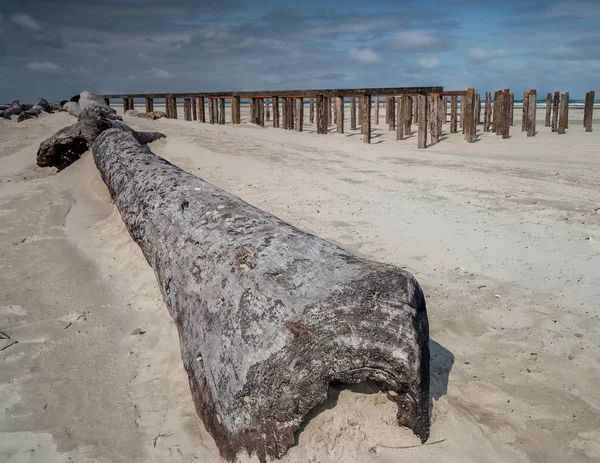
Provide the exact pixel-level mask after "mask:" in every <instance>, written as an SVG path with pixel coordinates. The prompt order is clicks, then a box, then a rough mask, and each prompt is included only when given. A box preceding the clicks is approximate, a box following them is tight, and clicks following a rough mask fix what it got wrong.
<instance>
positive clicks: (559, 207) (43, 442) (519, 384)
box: [0, 111, 600, 463]
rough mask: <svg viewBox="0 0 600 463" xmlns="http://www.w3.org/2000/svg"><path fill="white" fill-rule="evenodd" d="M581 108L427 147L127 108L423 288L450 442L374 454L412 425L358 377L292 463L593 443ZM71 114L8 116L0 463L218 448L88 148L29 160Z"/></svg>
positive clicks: (472, 455)
mask: <svg viewBox="0 0 600 463" xmlns="http://www.w3.org/2000/svg"><path fill="white" fill-rule="evenodd" d="M306 116H308V111H306ZM245 117H246V119H247V115H246V116H245ZM577 118H578V114H577V113H576V112H572V115H571V121H570V123H571V128H570V129H569V132H568V133H567V134H566V135H562V136H558V135H557V134H551V133H549V130H548V129H546V128H544V127H543V121H538V128H539V134H538V135H537V136H536V137H535V138H534V139H527V138H526V137H525V136H524V134H523V133H522V132H521V131H520V127H515V128H513V129H512V130H511V134H512V135H513V137H512V138H511V139H510V140H501V139H499V138H498V137H496V136H495V135H492V134H484V135H483V136H482V137H481V140H480V141H479V142H477V143H474V144H472V145H469V144H467V143H466V142H464V140H463V139H462V135H461V134H456V135H451V136H449V137H448V139H446V140H443V141H442V142H441V143H440V144H439V145H437V146H434V147H431V148H429V149H427V150H416V149H415V147H416V138H415V136H413V137H412V138H410V139H408V140H406V141H401V142H395V141H393V138H394V134H393V133H391V132H389V131H387V127H385V126H384V125H383V124H381V125H379V126H374V127H375V128H376V129H377V132H376V134H375V137H374V139H373V141H374V144H372V145H370V146H368V145H364V144H363V143H362V142H361V140H360V135H359V134H356V133H355V134H351V135H344V136H340V135H333V134H332V135H329V136H318V135H316V134H314V127H313V126H309V125H307V127H306V129H307V132H305V133H302V134H300V133H295V132H290V131H284V130H274V129H270V128H267V129H260V128H257V127H253V126H249V125H243V126H238V127H232V126H229V125H227V126H217V125H214V126H211V125H209V124H199V123H191V122H184V121H182V120H177V121H175V120H164V119H162V120H158V121H144V120H140V119H137V118H130V117H126V121H127V122H128V123H130V124H131V125H132V126H134V127H136V128H140V129H147V130H160V131H163V132H164V133H166V134H167V135H168V138H167V139H166V140H160V141H158V142H155V143H154V144H153V145H152V149H153V150H154V151H155V152H156V153H157V154H160V155H162V156H164V157H165V158H167V159H169V160H170V161H172V162H174V163H175V164H177V165H179V166H180V167H182V168H184V169H186V170H188V171H190V172H193V173H194V174H196V175H199V176H200V177H202V178H204V179H206V180H208V181H210V182H211V183H213V184H215V185H216V186H219V187H222V188H224V189H226V190H228V191H230V192H232V193H234V194H236V195H238V196H240V197H241V198H243V199H244V200H246V201H248V202H249V203H251V204H254V205H256V206H257V207H260V208H262V209H264V210H266V211H269V212H271V213H273V214H275V215H277V216H279V217H281V218H282V219H284V220H286V221H288V222H290V223H292V224H294V225H296V226H298V227H300V228H302V229H304V230H306V231H309V232H312V233H315V234H317V235H318V236H321V237H323V238H325V239H328V240H330V241H332V242H334V243H336V244H339V245H341V246H343V247H344V248H346V249H348V250H350V251H352V252H355V253H357V254H359V255H361V256H364V257H368V258H371V259H376V260H380V261H384V262H389V263H393V264H395V265H399V266H405V267H407V268H408V270H410V271H411V272H413V273H414V274H415V275H416V277H417V278H418V280H419V282H420V283H421V285H422V286H423V288H424V291H425V294H426V295H427V301H428V310H429V319H430V325H431V337H432V340H433V342H432V355H433V362H432V374H433V378H432V395H433V397H434V399H435V402H434V407H433V424H432V436H431V440H430V442H436V441H439V440H442V439H446V440H445V441H444V442H441V443H438V444H434V445H430V446H424V447H417V448H412V449H384V448H381V447H378V448H377V449H376V452H375V453H373V452H369V449H370V448H372V447H373V446H375V445H376V444H377V443H382V444H385V445H392V446H393V445H396V446H405V445H415V444H417V443H418V441H417V439H416V438H415V437H414V436H412V435H411V433H410V432H409V431H407V430H405V429H401V428H398V427H397V426H396V425H395V420H394V416H395V407H394V406H393V404H392V403H390V402H388V401H387V399H385V397H384V396H382V395H381V394H378V393H377V392H376V391H375V390H374V389H373V388H372V386H370V385H368V384H367V385H360V386H354V387H348V388H343V389H341V390H340V389H336V390H332V392H331V397H330V399H329V401H328V402H327V403H326V404H324V405H323V406H322V407H320V408H319V410H315V412H314V413H312V414H311V419H310V420H309V421H308V423H307V425H306V426H305V428H304V429H303V430H302V432H301V433H300V434H299V443H298V445H297V446H295V447H294V448H292V449H291V450H290V452H289V454H288V455H287V456H286V457H285V458H284V461H287V462H305V461H315V462H368V461H374V462H396V461H397V462H399V461H417V462H428V461H473V462H479V461H540V462H542V461H543V462H547V461H557V462H558V461H560V462H564V461H589V460H593V459H600V413H599V411H600V392H599V391H598V384H600V374H599V366H600V365H599V359H600V354H598V348H599V347H600V337H599V328H600V321H599V315H600V306H599V304H598V301H599V300H600V284H599V283H600V278H599V275H600V272H599V269H600V210H596V209H597V208H599V207H600V204H599V203H600V200H599V199H600V194H599V185H600V178H599V177H600V148H599V147H600V126H598V125H597V126H596V127H597V128H596V130H595V131H594V132H593V133H590V134H584V133H583V128H582V127H581V122H580V121H577ZM579 119H581V117H580V115H579ZM383 120H384V118H383V111H382V115H381V121H383ZM73 121H74V119H73V118H72V117H71V116H68V115H67V114H64V113H60V114H55V115H42V117H41V118H40V119H37V120H36V119H33V120H28V121H25V122H23V123H21V124H16V123H14V121H12V122H11V121H4V120H0V331H3V332H5V333H7V334H8V335H10V337H11V338H12V339H13V340H18V341H19V343H18V344H15V345H13V346H10V347H8V348H6V349H5V350H3V351H1V352H0V461H7V462H11V463H12V462H38V461H39V462H41V461H49V462H55V461H56V462H59V461H60V462H63V461H75V462H96V461H102V462H105V461H140V462H148V461H156V462H162V461H185V462H188V461H189V462H191V461H198V462H219V461H221V459H220V457H219V455H218V451H217V449H216V447H215V444H214V442H213V440H212V438H211V437H210V435H208V433H207V432H206V431H205V429H204V427H203V425H202V422H201V421H200V420H199V419H198V417H197V416H196V413H195V411H194V408H193V404H192V402H191V398H190V394H189V389H188V385H187V377H186V375H185V372H184V370H183V367H182V365H181V361H180V358H179V346H178V340H177V333H176V329H175V326H174V324H173V323H172V321H171V319H170V317H169V315H168V312H167V310H166V308H165V306H164V303H163V302H162V299H161V296H160V293H159V290H158V288H157V285H156V282H155V279H154V275H153V273H152V270H151V269H150V267H149V266H148V265H147V263H146V262H145V260H144V259H143V257H142V254H141V252H140V250H139V248H138V247H137V245H135V244H134V243H133V242H132V241H131V239H130V238H129V235H128V234H127V232H126V230H125V228H124V225H123V223H122V222H121V219H120V217H119V215H118V213H117V212H116V210H115V208H114V206H113V205H112V204H111V203H110V199H109V197H108V194H107V192H106V188H105V187H104V185H103V183H102V181H101V180H100V177H99V175H98V172H97V171H96V169H95V167H94V165H93V161H92V159H91V156H90V155H89V154H86V155H85V156H84V157H83V158H82V159H81V160H80V161H78V162H77V163H75V164H74V165H73V166H71V167H69V168H67V169H66V170H65V171H63V172H60V173H58V174H55V170H54V169H40V168H36V167H35V166H34V163H35V153H36V151H37V147H38V145H39V143H40V141H41V140H43V139H44V138H45V137H47V136H49V135H51V134H52V133H54V131H56V130H57V129H58V128H60V127H62V126H64V125H67V124H69V123H72V122H73ZM516 123H517V124H518V120H516ZM346 124H347V125H348V126H349V124H348V121H346ZM384 129H385V130H384ZM138 327H139V328H141V329H143V330H144V331H145V334H143V335H141V336H131V335H130V333H131V331H132V330H133V329H135V328H138ZM8 344H9V341H8V340H0V349H1V348H3V347H5V346H7V345H8ZM160 433H163V434H166V435H164V436H163V435H161V437H159V438H158V440H157V443H156V447H155V448H153V447H152V439H153V438H154V437H155V436H156V435H157V434H160ZM242 460H243V461H244V460H246V459H245V458H242ZM252 461H256V459H255V458H254V459H253V460H252Z"/></svg>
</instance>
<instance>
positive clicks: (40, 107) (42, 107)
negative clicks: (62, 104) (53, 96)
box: [11, 98, 52, 122]
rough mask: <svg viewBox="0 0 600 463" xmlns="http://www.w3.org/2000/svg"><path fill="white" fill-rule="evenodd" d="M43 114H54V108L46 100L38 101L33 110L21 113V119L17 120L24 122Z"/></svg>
mask: <svg viewBox="0 0 600 463" xmlns="http://www.w3.org/2000/svg"><path fill="white" fill-rule="evenodd" d="M11 107H12V106H11ZM42 112H46V113H51V112H52V107H51V106H50V103H48V101H46V99H45V98H40V99H38V100H37V101H36V103H35V104H34V105H33V106H32V107H31V108H29V109H28V110H26V111H21V113H20V114H19V117H18V118H17V122H23V121H24V120H27V119H31V118H32V117H38V116H39V114H40V113H42Z"/></svg>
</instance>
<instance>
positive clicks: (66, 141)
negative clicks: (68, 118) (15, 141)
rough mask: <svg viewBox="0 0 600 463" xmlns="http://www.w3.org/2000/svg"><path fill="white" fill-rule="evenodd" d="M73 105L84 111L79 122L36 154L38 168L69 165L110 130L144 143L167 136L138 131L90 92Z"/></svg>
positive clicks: (58, 134)
mask: <svg viewBox="0 0 600 463" xmlns="http://www.w3.org/2000/svg"><path fill="white" fill-rule="evenodd" d="M73 104H77V105H78V106H80V107H81V108H82V109H81V112H80V115H79V118H78V120H77V122H76V123H75V124H73V125H70V126H68V127H64V128H62V129H60V130H59V131H58V132H56V133H55V134H54V135H52V136H51V137H50V138H47V139H46V140H44V141H43V142H42V143H41V144H40V147H39V149H38V152H37V164H38V166H40V167H56V168H58V169H64V168H65V167H68V166H70V165H71V164H72V163H73V162H75V161H76V160H77V159H79V158H80V157H81V155H82V154H83V153H85V152H86V151H87V150H88V149H89V147H91V145H92V143H93V141H94V140H95V139H96V138H97V137H98V135H100V134H101V133H102V132H104V131H105V130H108V129H111V128H116V129H119V130H121V131H126V132H128V133H131V135H132V136H133V137H135V139H136V140H137V141H138V142H139V143H141V144H147V143H150V142H152V141H154V140H158V139H159V138H164V137H165V135H163V134H162V133H159V132H137V131H135V130H133V129H132V128H131V127H129V126H128V125H126V124H125V123H123V122H121V121H119V120H116V118H117V117H118V116H116V112H115V110H114V109H112V108H110V107H109V106H106V104H102V103H100V102H98V101H96V100H95V99H94V95H93V94H91V93H90V92H87V91H84V92H82V93H81V96H80V98H79V103H73ZM119 119H120V118H119Z"/></svg>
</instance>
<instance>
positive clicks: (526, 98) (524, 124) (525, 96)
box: [521, 92, 529, 132]
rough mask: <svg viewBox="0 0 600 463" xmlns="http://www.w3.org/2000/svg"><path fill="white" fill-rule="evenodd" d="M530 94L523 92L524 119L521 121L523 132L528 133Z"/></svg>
mask: <svg viewBox="0 0 600 463" xmlns="http://www.w3.org/2000/svg"><path fill="white" fill-rule="evenodd" d="M528 108H529V93H528V92H523V119H522V120H521V132H527V120H528V119H527V114H528V112H529V109H528Z"/></svg>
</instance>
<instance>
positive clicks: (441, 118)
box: [437, 95, 447, 137]
mask: <svg viewBox="0 0 600 463" xmlns="http://www.w3.org/2000/svg"><path fill="white" fill-rule="evenodd" d="M437 98H438V135H439V136H440V137H441V136H442V135H443V130H444V124H445V123H446V113H447V109H446V101H447V98H446V97H445V96H444V95H439V96H438V97H437Z"/></svg>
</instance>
